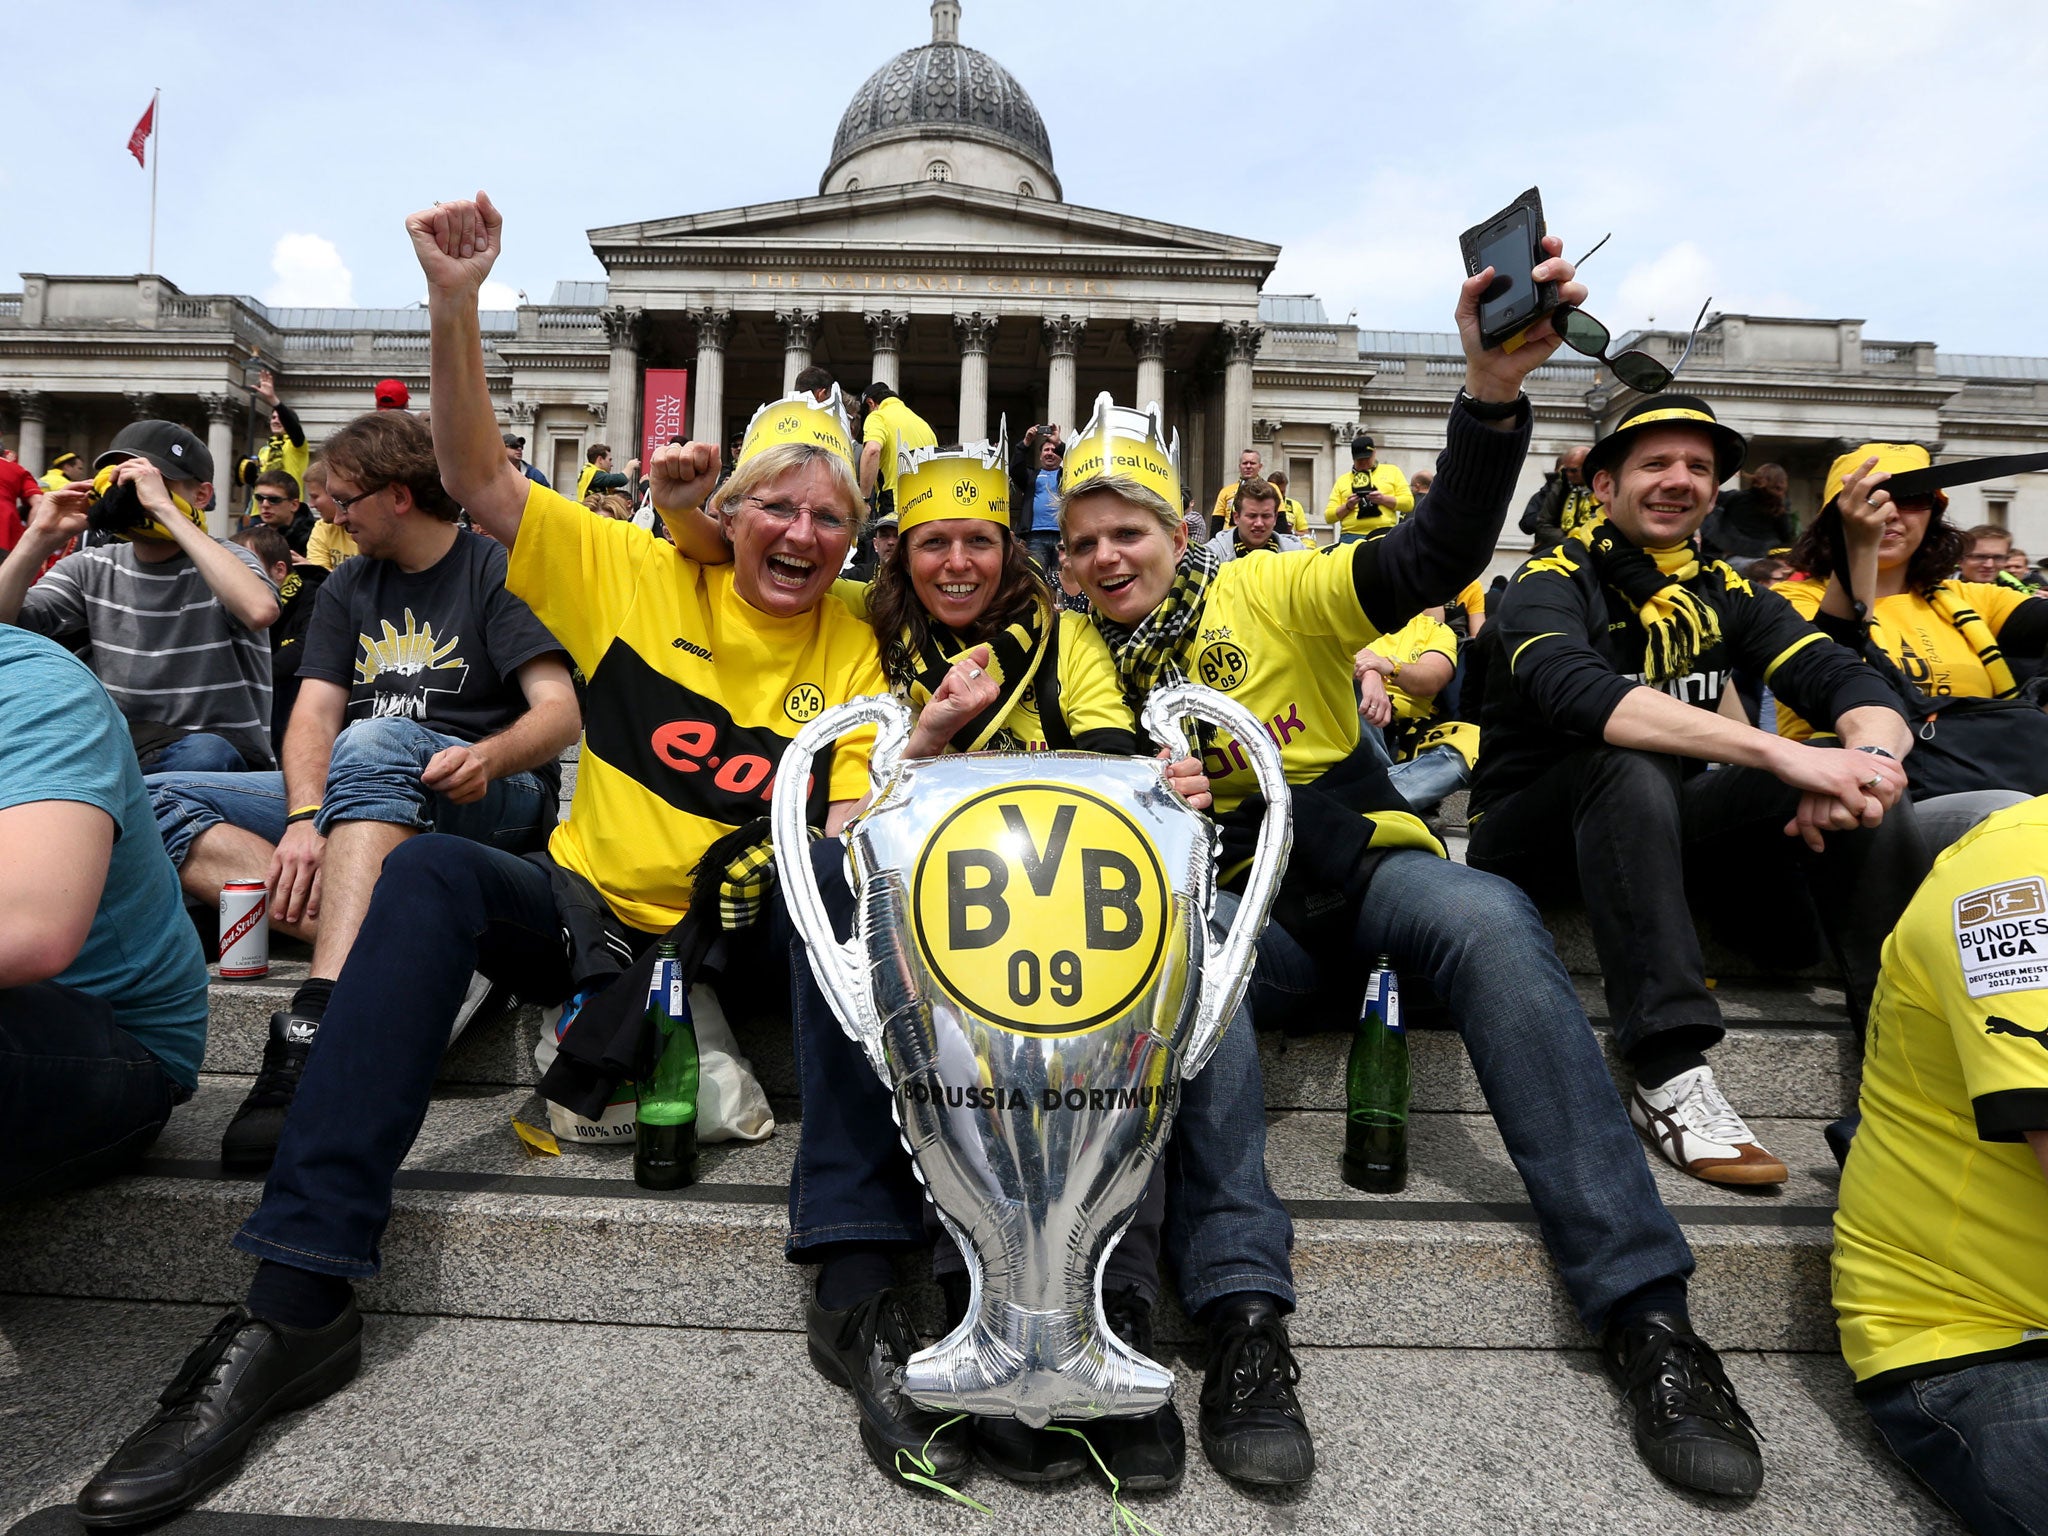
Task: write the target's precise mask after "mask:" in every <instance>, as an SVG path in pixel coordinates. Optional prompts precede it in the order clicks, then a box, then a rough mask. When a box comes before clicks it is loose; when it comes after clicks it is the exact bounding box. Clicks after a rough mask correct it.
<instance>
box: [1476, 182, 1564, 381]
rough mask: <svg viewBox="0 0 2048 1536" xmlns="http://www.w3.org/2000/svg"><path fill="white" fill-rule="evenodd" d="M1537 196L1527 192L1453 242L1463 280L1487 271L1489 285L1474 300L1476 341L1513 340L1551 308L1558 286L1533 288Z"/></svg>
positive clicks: (1537, 257) (1540, 230)
mask: <svg viewBox="0 0 2048 1536" xmlns="http://www.w3.org/2000/svg"><path fill="white" fill-rule="evenodd" d="M1546 232H1547V231H1546V230H1545V229H1544V225H1543V194H1542V193H1541V192H1540V191H1539V190H1537V189H1536V188H1535V187H1531V188H1530V189H1529V190H1528V191H1526V192H1524V193H1523V194H1522V195H1521V196H1520V197H1518V198H1516V199H1515V200H1514V201H1513V202H1512V203H1510V204H1508V206H1507V207H1505V208H1503V209H1501V211H1500V212H1499V213H1496V214H1495V215H1494V216H1493V217H1492V218H1490V219H1487V220H1485V221H1484V222H1483V223H1479V224H1475V225H1473V226H1472V227H1471V228H1470V229H1468V230H1466V231H1465V233H1464V234H1462V235H1460V236H1459V237H1458V245H1459V248H1460V250H1461V251H1462V253H1463V255H1464V258H1465V275H1466V276H1467V277H1476V276H1477V275H1478V274H1479V273H1481V272H1484V271H1485V270H1486V269H1487V268H1488V267H1491V268H1493V281H1492V282H1491V283H1489V284H1488V285H1487V289H1486V292H1485V293H1484V294H1483V295H1481V296H1480V300H1479V336H1480V341H1481V342H1482V343H1483V344H1484V345H1486V346H1489V347H1497V346H1500V345H1501V344H1502V343H1504V342H1507V341H1511V340H1513V339H1514V338H1515V337H1516V336H1519V335H1520V334H1521V333H1522V332H1524V331H1526V330H1527V329H1529V327H1530V326H1532V325H1534V324H1535V323H1536V322H1537V321H1539V320H1541V319H1542V318H1543V317H1544V316H1545V315H1547V314H1549V313H1550V312H1551V311H1552V310H1554V309H1556V308H1557V305H1558V292H1557V288H1558V285H1557V284H1556V283H1539V282H1537V281H1536V279H1535V271H1536V268H1537V267H1538V266H1539V265H1541V263H1542V262H1543V259H1544V251H1543V236H1544V235H1545V233H1546Z"/></svg>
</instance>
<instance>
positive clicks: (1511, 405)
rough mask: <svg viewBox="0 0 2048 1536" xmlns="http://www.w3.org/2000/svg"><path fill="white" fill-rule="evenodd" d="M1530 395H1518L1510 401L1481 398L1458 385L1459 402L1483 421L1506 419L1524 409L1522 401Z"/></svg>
mask: <svg viewBox="0 0 2048 1536" xmlns="http://www.w3.org/2000/svg"><path fill="white" fill-rule="evenodd" d="M1527 398H1528V397H1527V396H1525V395H1519V394H1518V395H1516V396H1515V398H1514V399H1512V400H1508V401H1496V400H1480V399H1477V398H1475V397H1474V396H1473V395H1471V394H1470V393H1468V392H1467V391H1466V389H1465V386H1464V385H1462V384H1460V385H1459V386H1458V402H1459V404H1461V405H1463V406H1464V407H1465V409H1466V410H1468V411H1470V412H1471V413H1472V414H1473V415H1474V416H1476V417H1478V418H1479V419H1480V420H1481V421H1506V420H1507V419H1508V418H1509V417H1510V416H1513V415H1515V414H1517V413H1518V412H1519V411H1520V410H1521V409H1522V402H1523V401H1524V400H1525V399H1527Z"/></svg>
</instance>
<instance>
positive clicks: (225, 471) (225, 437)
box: [199, 395, 306, 539]
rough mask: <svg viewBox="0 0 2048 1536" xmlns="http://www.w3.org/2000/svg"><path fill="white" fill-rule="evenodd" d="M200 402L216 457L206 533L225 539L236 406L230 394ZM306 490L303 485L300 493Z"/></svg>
mask: <svg viewBox="0 0 2048 1536" xmlns="http://www.w3.org/2000/svg"><path fill="white" fill-rule="evenodd" d="M199 403H200V404H201V405H203V406H205V407H206V451H207V452H208V453H209V454H211V455H212V456H213V506H212V507H211V508H209V509H208V510H207V514H206V531H207V532H208V533H210V534H212V535H213V536H214V537H215V538H216V539H224V538H226V537H227V536H228V533H229V532H230V530H231V525H232V523H233V513H234V507H233V502H234V495H235V404H234V402H233V401H232V400H230V399H229V398H228V397H227V396H226V395H201V396H200V397H199ZM305 489H306V488H305V487H304V486H300V487H299V493H300V494H301V495H304V494H305Z"/></svg>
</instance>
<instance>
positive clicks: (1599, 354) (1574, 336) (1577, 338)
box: [1550, 240, 1714, 395]
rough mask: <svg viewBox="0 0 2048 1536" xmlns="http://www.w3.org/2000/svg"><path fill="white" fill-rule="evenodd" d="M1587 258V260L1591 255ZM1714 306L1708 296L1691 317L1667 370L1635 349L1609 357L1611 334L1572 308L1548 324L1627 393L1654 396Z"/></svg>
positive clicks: (1561, 311)
mask: <svg viewBox="0 0 2048 1536" xmlns="http://www.w3.org/2000/svg"><path fill="white" fill-rule="evenodd" d="M1606 243H1607V242H1606V241H1604V240H1603V241H1601V245H1605V244H1606ZM1599 248H1600V247H1599V246H1597V245H1596V246H1595V247H1593V250H1596V251H1597V250H1598V249H1599ZM1586 254H1587V255H1589V256H1590V255H1591V254H1592V251H1588V252H1587V253H1586ZM1713 302H1714V299H1713V296H1712V295H1711V294H1709V295H1708V296H1707V303H1706V304H1702V305H1701V306H1700V312H1699V314H1698V315H1696V316H1694V317H1693V322H1692V330H1691V331H1689V332H1688V333H1687V334H1686V338H1685V350H1684V351H1683V352H1680V353H1679V354H1678V361H1677V362H1675V363H1673V364H1671V365H1670V366H1669V367H1668V368H1667V367H1666V366H1665V365H1664V364H1663V363H1661V362H1659V361H1658V360H1657V359H1656V358H1654V357H1652V356H1650V354H1649V353H1647V352H1638V351H1636V350H1635V349H1634V348H1631V349H1629V350H1628V351H1626V352H1621V353H1617V354H1616V355H1615V356H1613V357H1609V356H1608V355H1607V348H1608V347H1609V345H1611V344H1612V342H1613V340H1614V337H1613V334H1612V333H1611V332H1610V331H1609V330H1608V329H1607V327H1606V326H1604V325H1602V324H1601V323H1600V322H1599V321H1598V320H1595V319H1594V318H1593V317H1592V316H1591V315H1589V314H1587V313H1586V312H1585V311H1584V310H1583V309H1580V308H1578V307H1577V306H1575V305H1571V304H1560V305H1559V306H1558V307H1557V308H1556V309H1553V310H1552V311H1551V312H1550V324H1551V328H1552V329H1554V330H1555V331H1556V332H1557V334H1558V335H1559V336H1561V337H1562V338H1563V339H1564V344H1565V345H1566V346H1568V347H1570V348H1571V349H1572V350H1573V351H1574V352H1582V353H1584V354H1585V355H1586V356H1587V357H1590V358H1594V359H1596V360H1598V361H1600V362H1602V363H1605V364H1606V365H1607V367H1608V370H1609V371H1610V372H1612V373H1613V375H1614V376H1615V377H1616V378H1617V379H1619V380H1621V382H1622V383H1624V384H1626V385H1627V386H1628V387H1629V388H1630V389H1633V390H1636V391H1637V392H1639V393H1641V394H1645V395H1654V394H1656V393H1657V391H1658V390H1660V389H1663V388H1665V387H1666V386H1667V385H1669V384H1670V382H1671V381H1672V379H1673V378H1675V377H1676V376H1677V374H1678V370H1679V369H1681V368H1683V367H1684V366H1685V360H1686V359H1687V358H1688V357H1691V356H1692V344H1693V342H1695V341H1696V340H1698V339H1699V334H1700V324H1701V322H1702V321H1704V320H1705V319H1706V318H1707V304H1711V303H1713Z"/></svg>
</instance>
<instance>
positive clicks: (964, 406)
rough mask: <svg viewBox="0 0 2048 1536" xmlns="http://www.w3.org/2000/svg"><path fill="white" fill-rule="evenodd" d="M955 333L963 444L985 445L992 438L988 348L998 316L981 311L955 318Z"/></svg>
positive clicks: (994, 332) (993, 337)
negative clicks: (989, 434) (989, 425)
mask: <svg viewBox="0 0 2048 1536" xmlns="http://www.w3.org/2000/svg"><path fill="white" fill-rule="evenodd" d="M953 334H954V335H955V336H956V337H958V338H959V341H960V441H961V442H963V443H976V442H981V441H983V440H985V439H986V438H987V437H988V349H989V343H990V342H991V341H993V340H994V339H995V334H996V317H995V316H994V315H984V314H983V313H982V312H981V311H980V310H978V309H977V310H976V311H975V312H974V313H973V314H971V315H955V316H954V317H953Z"/></svg>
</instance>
